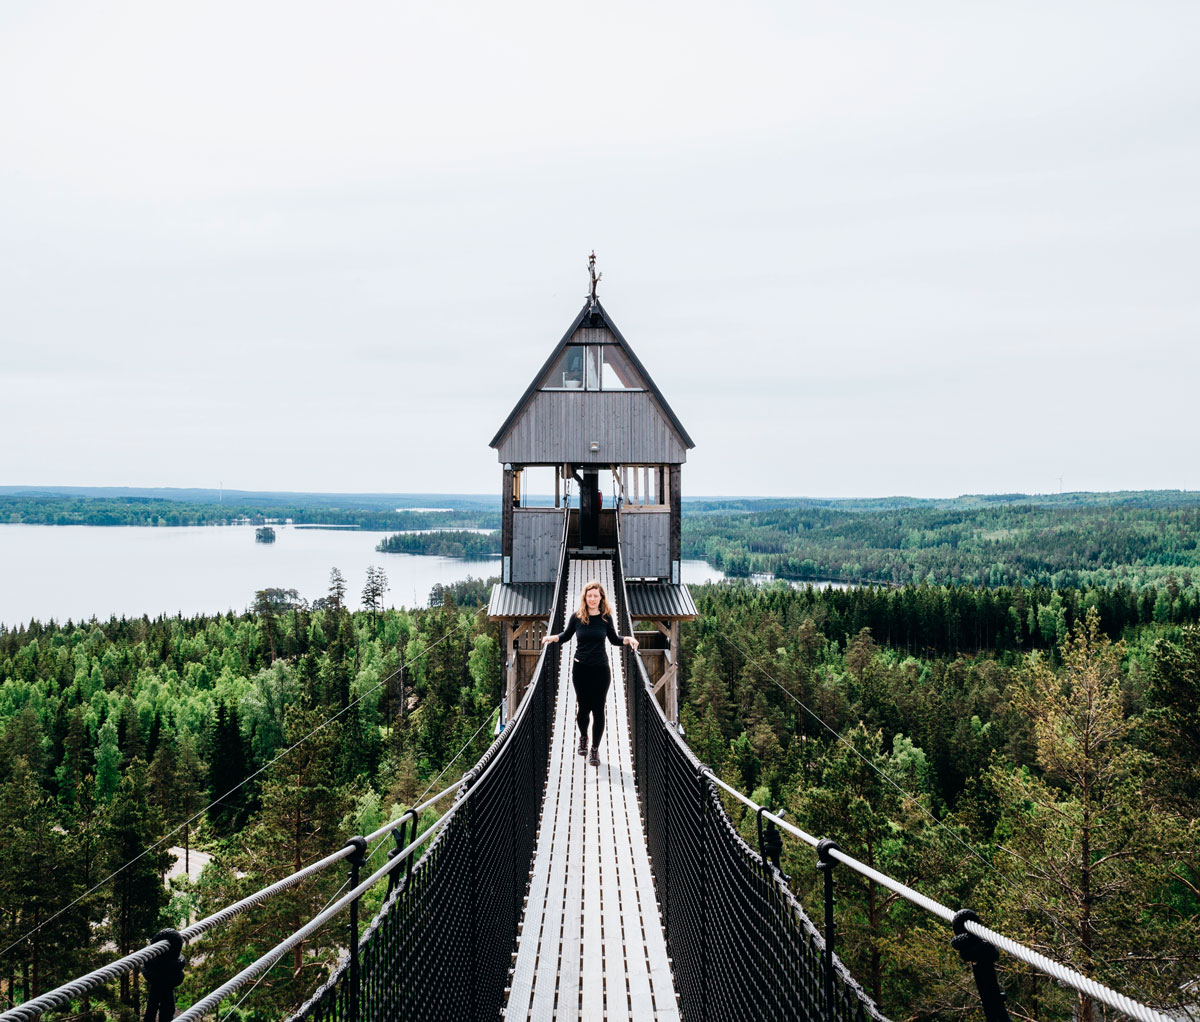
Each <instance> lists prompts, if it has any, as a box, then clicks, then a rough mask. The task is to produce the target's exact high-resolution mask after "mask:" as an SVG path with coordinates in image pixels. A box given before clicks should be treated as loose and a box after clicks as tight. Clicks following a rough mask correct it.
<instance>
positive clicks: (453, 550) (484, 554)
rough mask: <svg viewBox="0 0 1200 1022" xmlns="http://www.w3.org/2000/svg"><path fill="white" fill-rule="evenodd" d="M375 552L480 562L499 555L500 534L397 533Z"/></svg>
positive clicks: (383, 541) (455, 532)
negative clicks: (427, 555) (429, 555)
mask: <svg viewBox="0 0 1200 1022" xmlns="http://www.w3.org/2000/svg"><path fill="white" fill-rule="evenodd" d="M375 549H376V550H378V551H379V552H380V553H384V554H433V555H435V556H438V557H462V558H464V559H465V560H471V561H483V560H486V559H487V558H489V557H498V556H499V555H500V533H498V532H462V531H455V530H446V531H438V532H401V533H397V534H396V535H394V536H388V537H387V539H383V540H380V541H379V543H378V544H377V545H376V547H375Z"/></svg>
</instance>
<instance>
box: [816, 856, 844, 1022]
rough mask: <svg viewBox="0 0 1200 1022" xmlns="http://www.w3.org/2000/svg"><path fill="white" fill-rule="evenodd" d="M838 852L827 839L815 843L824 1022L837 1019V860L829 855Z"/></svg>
mask: <svg viewBox="0 0 1200 1022" xmlns="http://www.w3.org/2000/svg"><path fill="white" fill-rule="evenodd" d="M838 850H839V849H838V846H837V845H836V844H835V843H834V842H833V841H830V840H829V838H823V839H822V840H820V841H818V842H817V869H819V870H820V871H821V873H822V874H823V876H824V878H825V953H824V954H823V955H822V956H821V960H822V962H821V964H822V972H823V973H824V976H823V979H824V982H825V1019H826V1022H834V1020H835V1018H836V1017H837V1012H836V1011H835V1010H834V1006H833V938H834V929H833V905H834V897H833V868H834V867H835V866H836V865H837V860H835V859H834V858H833V856H832V855H831V854H830V853H831V852H836V851H838Z"/></svg>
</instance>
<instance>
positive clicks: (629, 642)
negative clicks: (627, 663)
mask: <svg viewBox="0 0 1200 1022" xmlns="http://www.w3.org/2000/svg"><path fill="white" fill-rule="evenodd" d="M625 645H626V646H629V647H630V648H632V650H633V651H634V652H635V653H636V652H637V651H638V646H639V645H640V643H639V642H638V641H637V639H635V638H634V637H633V636H632V635H626V636H625Z"/></svg>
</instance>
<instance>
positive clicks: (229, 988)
mask: <svg viewBox="0 0 1200 1022" xmlns="http://www.w3.org/2000/svg"><path fill="white" fill-rule="evenodd" d="M460 805H462V803H461V802H459V803H457V804H456V805H455V806H453V807H451V809H450V810H449V811H448V812H447V813H446V814H445V815H443V816H442V817H440V818H439V819H438V820H436V821H435V822H434V823H432V824H431V825H430V826H429V827H427V828H426V829H425V830H424V831H423V832H422V833H421V834H419V835H418V836H417V837H416V838H415V839H414V840H413V841H412V842H411V843H410V844H408V845H407V846H406V847H405V848H404V849H403V850H402V851H401V852H400V853H399V854H398V855H397V856H396V857H395V858H394V859H392V860H391V861H389V862H387V863H385V864H384V865H382V866H380V867H379V869H377V870H376V871H375V872H374V873H372V874H371V875H370V876H369V877H367V879H366V880H364V881H362V883H360V884H359V885H358V886H357V887H355V888H354V889H353V890H350V891H347V892H346V894H344V895H343V896H342V897H341V898H339V899H338V900H337V901H336V902H335V903H334V904H332V905H330V906H329V907H328V908H327V909H325V910H324V911H323V912H320V913H318V914H317V915H315V916H313V918H312V919H310V920H309V921H308V922H307V923H305V925H304V926H302V927H301V928H300V929H299V930H297V931H296V932H295V933H293V934H292V935H291V936H290V937H288V938H287V939H286V940H284V941H281V942H280V943H279V944H276V945H275V947H273V948H272V949H271V950H270V951H268V952H267V953H266V954H265V955H263V956H262V957H260V958H259V959H258V960H257V961H256V962H254V963H253V964H252V965H249V966H247V967H246V968H245V969H243V970H242V971H241V972H239V973H238V974H237V975H236V976H234V977H233V978H232V979H230V980H228V981H226V982H225V983H223V984H222V985H221V986H220V987H218V988H217V989H216V990H214V991H212V993H210V994H208V995H207V996H205V997H203V998H201V999H200V1000H199V1001H197V1002H196V1003H195V1004H193V1005H192V1006H191V1007H190V1008H188V1009H187V1010H186V1011H184V1012H181V1013H180V1014H179V1015H177V1016H176V1017H175V1022H199V1019H201V1018H203V1017H204V1015H205V1014H206V1013H208V1012H209V1011H211V1010H213V1009H214V1008H216V1007H217V1006H218V1005H219V1004H220V1003H221V1002H222V1001H223V1000H224V999H225V998H226V997H228V996H230V995H231V994H235V993H237V991H238V990H240V989H241V988H242V987H243V986H245V985H246V984H247V983H248V982H250V980H252V979H254V977H255V976H257V975H258V974H259V973H261V972H263V971H264V970H266V969H269V968H270V967H271V966H272V965H274V964H275V963H276V962H277V961H279V959H280V958H282V957H283V956H284V955H285V954H287V953H288V952H289V951H291V950H292V948H294V947H295V946H296V945H297V944H299V943H301V942H302V941H304V940H305V939H307V938H308V937H309V936H311V935H312V934H313V933H315V932H316V931H317V930H319V929H320V928H321V927H322V926H324V925H325V924H326V923H327V922H329V920H330V919H332V918H333V917H334V916H336V915H337V914H338V913H339V912H341V911H342V910H343V909H345V908H347V907H348V906H349V905H350V903H351V902H353V901H355V900H356V899H358V898H359V897H361V896H362V895H363V894H365V893H366V892H367V891H368V890H370V888H371V887H372V886H374V885H375V883H376V882H377V881H378V880H380V879H381V878H382V877H385V876H386V875H387V874H388V873H390V872H391V871H392V870H393V869H395V868H397V867H398V866H399V865H400V864H401V863H402V862H403V861H404V859H405V857H406V856H408V855H409V854H411V853H412V852H413V851H415V850H416V849H417V848H419V847H420V846H421V844H422V843H423V842H424V841H425V840H426V839H427V838H428V837H429V835H430V834H432V833H433V832H434V831H435V830H438V829H439V828H441V827H444V826H445V825H446V824H447V823H449V822H450V820H451V819H452V818H453V817H454V815H455V813H456V812H457V810H458V806H460Z"/></svg>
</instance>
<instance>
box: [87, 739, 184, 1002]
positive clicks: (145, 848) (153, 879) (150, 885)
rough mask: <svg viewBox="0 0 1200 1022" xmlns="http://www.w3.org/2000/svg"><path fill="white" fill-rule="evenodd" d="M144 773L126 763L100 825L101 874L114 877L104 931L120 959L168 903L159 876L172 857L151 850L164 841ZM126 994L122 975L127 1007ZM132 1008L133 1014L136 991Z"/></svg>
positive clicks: (150, 931)
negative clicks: (126, 766) (102, 869)
mask: <svg viewBox="0 0 1200 1022" xmlns="http://www.w3.org/2000/svg"><path fill="white" fill-rule="evenodd" d="M147 773H148V771H147V768H146V764H145V763H144V762H142V760H140V759H134V760H133V761H132V762H131V763H130V764H129V768H128V770H126V771H125V776H124V777H123V778H122V779H121V783H120V785H119V786H118V788H117V790H116V793H115V794H114V795H113V798H112V800H111V801H110V802H109V804H108V806H107V809H106V811H105V813H104V817H103V822H102V825H101V848H102V865H103V868H104V870H105V872H106V873H109V874H116V875H115V876H114V877H113V879H112V883H111V886H110V888H109V892H110V894H109V900H108V905H107V909H108V913H107V919H106V923H105V927H104V928H105V931H106V933H107V936H108V938H109V939H110V940H111V941H112V942H113V943H114V944H115V945H116V947H117V950H118V951H119V952H120V953H121V954H122V955H126V954H128V953H129V952H130V951H132V950H133V949H134V948H135V947H140V946H144V945H145V943H146V941H147V940H149V938H150V937H152V936H153V935H154V933H155V931H157V930H158V929H159V924H160V923H161V922H162V911H163V909H164V908H166V906H167V902H168V901H169V900H170V896H169V894H168V892H167V888H166V886H165V885H164V884H163V876H164V875H165V874H166V872H167V870H168V869H170V868H171V856H170V853H169V852H167V850H166V848H165V847H164V846H163V845H158V847H153V846H155V845H156V844H157V842H158V841H159V840H160V839H161V838H162V836H163V826H162V816H161V815H160V813H159V811H158V809H157V808H156V807H155V806H154V805H153V804H152V802H151V800H150V797H149V796H150V790H149V782H148V779H147ZM151 849H153V850H151ZM143 853H145V854H143ZM130 994H131V984H130V981H129V977H128V976H124V977H122V980H121V1000H122V1001H123V1002H124V1003H126V1004H129V1003H131V998H130ZM132 1003H134V1005H135V1010H136V1006H137V1005H136V991H134V998H133V1002H132Z"/></svg>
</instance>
